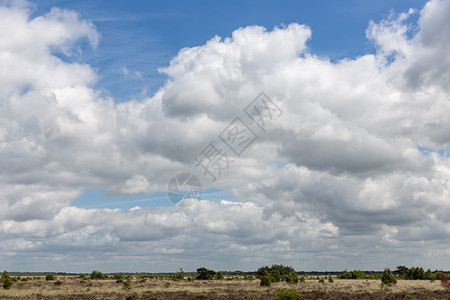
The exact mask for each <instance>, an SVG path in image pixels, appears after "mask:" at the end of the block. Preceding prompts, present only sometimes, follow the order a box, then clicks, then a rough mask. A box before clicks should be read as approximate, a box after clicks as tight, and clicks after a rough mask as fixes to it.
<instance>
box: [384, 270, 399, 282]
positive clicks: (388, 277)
mask: <svg viewBox="0 0 450 300" xmlns="http://www.w3.org/2000/svg"><path fill="white" fill-rule="evenodd" d="M381 282H382V283H384V284H387V285H392V284H396V283H397V279H396V278H395V276H394V274H392V273H391V270H390V269H389V268H386V269H384V272H383V274H382V275H381Z"/></svg>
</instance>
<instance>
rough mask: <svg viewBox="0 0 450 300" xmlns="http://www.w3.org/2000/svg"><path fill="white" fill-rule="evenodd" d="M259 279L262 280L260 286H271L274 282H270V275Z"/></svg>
mask: <svg viewBox="0 0 450 300" xmlns="http://www.w3.org/2000/svg"><path fill="white" fill-rule="evenodd" d="M259 279H260V280H261V281H260V282H259V285H260V286H270V284H271V283H272V281H271V280H270V276H268V275H262V276H261V277H259Z"/></svg>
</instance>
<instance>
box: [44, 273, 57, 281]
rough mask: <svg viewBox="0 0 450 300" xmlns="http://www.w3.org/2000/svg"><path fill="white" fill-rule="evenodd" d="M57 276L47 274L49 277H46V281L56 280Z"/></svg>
mask: <svg viewBox="0 0 450 300" xmlns="http://www.w3.org/2000/svg"><path fill="white" fill-rule="evenodd" d="M55 279H56V278H55V275H53V274H52V273H50V274H47V276H45V280H55Z"/></svg>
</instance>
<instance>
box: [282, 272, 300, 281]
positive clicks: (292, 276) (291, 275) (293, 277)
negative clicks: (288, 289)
mask: <svg viewBox="0 0 450 300" xmlns="http://www.w3.org/2000/svg"><path fill="white" fill-rule="evenodd" d="M285 280H286V282H287V283H292V284H297V283H298V274H297V273H296V272H291V273H289V274H287V275H286V276H285Z"/></svg>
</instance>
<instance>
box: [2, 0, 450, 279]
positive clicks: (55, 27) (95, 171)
mask: <svg viewBox="0 0 450 300" xmlns="http://www.w3.org/2000/svg"><path fill="white" fill-rule="evenodd" d="M412 14H419V15H420V16H419V19H418V23H417V24H411V23H408V18H409V17H410V16H411V15H412ZM448 16H450V5H449V2H448V1H443V0H432V1H430V2H428V3H427V4H426V5H425V7H424V8H423V9H422V10H421V11H420V12H416V11H413V10H410V11H408V12H405V13H401V14H399V15H392V16H390V17H389V18H388V19H386V20H383V21H381V22H380V23H374V22H371V23H370V25H369V28H368V29H367V37H368V39H369V40H371V41H372V42H373V43H374V44H375V45H376V47H377V52H376V53H373V54H362V56H360V57H357V58H355V59H343V60H341V61H338V62H331V61H329V60H327V59H326V58H319V57H317V56H315V55H314V53H311V52H310V51H309V50H308V46H307V42H308V39H310V38H311V31H312V30H314V28H312V29H310V28H308V27H307V26H305V25H299V24H291V25H288V26H283V27H279V28H275V29H273V30H267V29H265V28H263V27H260V26H249V27H246V28H240V29H237V30H236V31H234V32H233V34H232V36H231V37H228V38H224V39H222V38H220V37H214V38H212V39H211V40H209V41H207V42H206V43H205V44H204V45H201V46H198V47H193V48H185V49H182V50H180V52H179V53H178V55H177V56H176V57H175V58H173V59H172V61H171V62H170V64H169V65H168V66H167V67H166V68H163V69H161V70H160V71H161V72H162V73H163V74H165V75H167V76H168V79H169V80H168V82H167V83H166V84H165V85H164V86H163V87H161V88H160V89H159V91H158V92H157V93H156V94H155V95H154V96H153V97H151V98H148V99H144V100H142V101H129V102H124V103H119V104H117V103H114V101H113V99H109V98H104V97H102V95H101V94H100V93H99V92H98V91H96V90H95V89H94V88H93V85H94V83H95V81H96V73H95V71H94V70H93V68H92V67H91V66H89V65H85V64H79V63H68V62H66V61H64V59H62V58H61V57H63V56H64V55H65V56H68V55H72V54H73V53H74V52H80V51H82V49H83V48H82V47H81V46H80V45H82V44H83V43H86V42H87V43H88V44H90V45H91V46H93V47H96V46H99V47H101V44H99V36H100V35H99V33H98V31H97V30H96V28H95V25H94V24H92V23H91V22H89V21H86V20H83V19H82V18H81V17H80V16H79V15H77V14H76V13H75V12H71V11H65V10H61V9H52V10H51V11H50V12H49V13H47V14H45V15H43V16H38V17H36V18H31V17H30V11H29V7H27V6H26V5H21V6H11V5H9V6H6V5H5V6H2V7H0V23H1V24H0V25H1V26H0V64H1V65H2V68H1V69H0V85H1V86H2V89H0V105H1V108H2V109H1V110H0V167H1V168H0V182H1V187H0V240H1V242H0V248H1V249H6V250H7V251H9V252H8V255H9V256H10V260H9V261H10V266H5V267H7V268H13V269H20V270H25V269H26V268H32V270H44V269H45V270H47V268H48V266H52V267H53V268H56V269H59V270H63V271H72V270H73V271H84V272H86V271H89V270H91V269H93V268H102V270H105V271H118V270H123V271H163V270H167V268H171V270H176V269H178V268H179V266H183V267H184V268H185V269H194V268H195V267H198V266H199V265H200V264H201V265H204V264H207V265H210V266H213V267H215V268H221V269H237V268H243V267H242V266H244V269H255V268H257V267H258V266H260V265H261V264H268V263H269V264H270V263H274V262H281V263H287V264H290V265H294V266H295V267H296V268H297V269H330V268H331V269H340V268H341V269H343V268H348V266H349V265H352V266H355V268H356V267H357V268H372V269H381V268H382V267H384V266H386V265H387V264H389V263H391V261H386V260H385V259H384V258H385V255H386V253H390V254H391V256H390V257H392V263H397V262H398V261H399V259H404V258H408V259H410V261H414V260H415V259H417V257H421V255H422V253H425V252H426V253H427V255H426V257H425V259H424V261H423V262H421V263H420V264H421V265H423V264H427V265H428V266H429V267H430V268H447V267H448V266H443V265H442V261H443V260H442V258H443V257H445V256H446V255H448V253H446V252H445V251H434V250H433V249H435V247H437V246H439V245H444V246H447V244H446V243H447V240H448V234H449V233H448V230H445V229H441V230H439V229H437V228H447V227H448V224H449V222H450V218H449V217H448V216H447V214H446V213H445V212H446V211H447V208H449V206H450V202H449V200H450V199H449V190H450V183H449V179H450V160H449V158H448V156H447V155H446V153H448V151H449V147H450V134H449V130H448V128H450V123H449V122H450V121H449V118H448V117H447V115H448V112H449V111H450V102H449V101H448V100H449V92H450V91H449V89H448V82H449V71H448V70H450V68H449V63H450V62H449V60H448V55H447V53H448V52H449V50H450V49H449V46H450V42H449V39H448V32H449V27H450V21H448V20H450V18H448ZM56 54H58V55H56ZM123 72H124V75H128V76H130V74H131V75H133V76H138V75H139V74H138V73H136V72H134V73H133V72H131V71H129V70H128V69H126V68H125V67H124V69H123ZM261 91H264V92H265V93H266V94H267V95H268V96H269V97H270V98H271V99H272V100H273V101H274V102H275V103H276V104H277V105H278V106H279V107H280V109H281V110H282V111H283V114H282V116H281V117H279V118H273V119H272V120H271V121H270V122H269V123H268V127H267V129H266V131H262V130H261V128H259V127H258V126H257V125H256V124H254V123H252V122H251V120H250V119H249V118H248V116H246V115H245V113H244V112H243V110H244V108H245V107H246V106H247V105H248V104H249V103H250V102H251V101H252V100H253V99H254V98H255V97H256V96H257V95H258V94H259V93H260V92H261ZM238 116H239V117H241V118H242V120H244V121H245V122H247V124H248V126H249V128H251V129H252V130H253V131H254V132H255V133H256V134H257V139H256V140H255V142H254V143H253V144H251V145H249V147H248V148H247V149H246V150H245V151H244V152H243V153H242V155H241V156H236V155H234V154H233V152H232V151H230V149H228V148H227V146H226V145H225V144H224V143H223V142H221V140H220V139H219V137H218V135H219V133H220V132H222V131H223V130H224V129H225V128H227V126H228V125H229V124H230V122H231V121H232V120H233V119H234V118H235V117H238ZM211 141H215V142H216V144H217V145H218V146H219V147H221V149H222V150H223V151H227V153H228V155H229V156H230V158H231V162H230V166H229V168H228V170H224V171H223V173H222V174H218V178H217V181H216V182H214V183H212V182H211V181H210V178H208V177H207V176H203V175H204V173H202V169H200V168H196V167H195V160H194V157H195V156H198V155H199V153H200V152H201V151H202V149H204V147H206V146H207V145H208V144H209V143H210V142H211ZM424 149H426V150H427V151H424ZM187 170H189V171H191V172H193V173H196V174H197V175H198V176H199V177H200V178H201V180H202V182H203V183H204V185H205V186H207V187H214V188H219V189H224V190H227V191H228V192H230V193H231V194H232V195H233V196H234V197H235V198H236V199H237V200H238V202H237V203H234V202H228V201H222V202H218V203H217V202H213V201H209V200H208V199H204V200H200V201H198V202H196V205H193V206H188V207H169V208H140V209H132V210H128V211H123V210H119V209H115V210H111V209H83V208H75V207H71V206H70V204H71V203H73V201H74V200H75V199H76V198H77V197H79V196H80V195H81V194H82V193H83V191H85V190H86V189H89V188H93V187H95V188H104V189H105V190H106V192H107V193H108V195H134V194H137V193H151V192H153V191H164V190H165V188H166V186H167V183H168V182H169V180H170V178H171V177H172V176H173V175H175V174H176V173H177V172H182V171H187ZM194 202H195V201H194ZM181 206H182V205H181ZM423 241H426V242H427V243H428V244H427V245H424V244H423V243H422V242H423ZM414 247H418V250H417V251H413V252H411V251H410V249H412V248H414ZM439 247H441V246H439ZM444 248H445V247H444ZM374 249H376V250H374ZM394 250H395V252H394ZM392 253H396V255H394V256H395V257H394V256H392ZM368 257H369V258H368ZM131 258H132V263H130V262H129V261H130V259H131ZM125 261H127V262H125ZM230 261H231V263H230ZM112 262H113V264H112ZM95 264H98V265H96V266H95V267H93V265H95ZM404 264H411V263H410V262H409V261H408V262H405V263H404ZM67 266H68V267H67ZM111 266H113V267H111ZM67 268H69V269H70V270H68V269H67ZM108 268H109V269H108ZM27 270H28V269H27Z"/></svg>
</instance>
